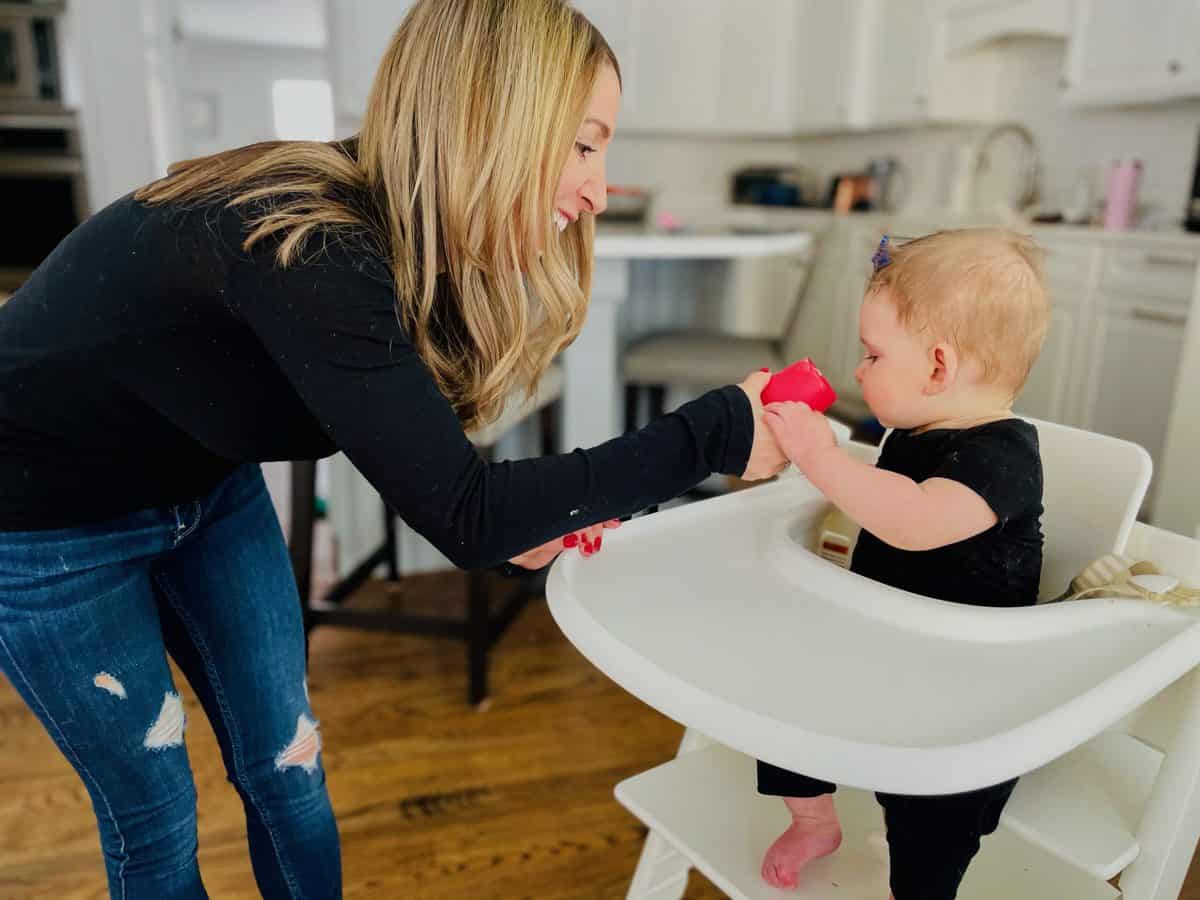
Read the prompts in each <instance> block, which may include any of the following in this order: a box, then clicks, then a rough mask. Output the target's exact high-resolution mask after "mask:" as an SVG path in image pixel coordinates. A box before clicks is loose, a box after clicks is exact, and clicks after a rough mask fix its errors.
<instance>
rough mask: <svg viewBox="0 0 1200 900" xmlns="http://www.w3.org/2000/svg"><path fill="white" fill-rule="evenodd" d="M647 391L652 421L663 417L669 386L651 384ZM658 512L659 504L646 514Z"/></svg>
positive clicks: (647, 510) (665, 410) (648, 508)
mask: <svg viewBox="0 0 1200 900" xmlns="http://www.w3.org/2000/svg"><path fill="white" fill-rule="evenodd" d="M646 393H647V394H648V395H649V397H650V421H652V422H653V421H654V420H655V419H658V418H661V417H662V416H664V415H666V412H667V386H666V385H664V384H654V385H651V386H650V387H649V388H648V389H647V390H646ZM656 512H658V504H655V505H654V506H650V507H647V509H646V514H647V515H649V514H650V513H656Z"/></svg>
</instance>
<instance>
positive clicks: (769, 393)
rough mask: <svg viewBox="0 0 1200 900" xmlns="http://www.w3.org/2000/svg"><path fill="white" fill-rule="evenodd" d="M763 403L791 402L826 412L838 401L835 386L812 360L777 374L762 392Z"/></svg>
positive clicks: (799, 363)
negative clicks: (804, 404)
mask: <svg viewBox="0 0 1200 900" xmlns="http://www.w3.org/2000/svg"><path fill="white" fill-rule="evenodd" d="M761 396H762V402H763V403H780V402H782V401H785V400H791V401H795V402H800V403H807V404H808V405H809V406H810V407H811V408H812V409H814V410H816V411H817V412H821V413H823V412H825V410H827V409H829V407H831V406H833V403H834V401H835V400H837V393H836V392H835V391H834V390H833V386H832V385H830V383H829V382H828V381H826V380H825V376H824V375H822V374H821V370H820V369H818V368H817V367H816V366H814V365H813V361H812V360H811V359H802V360H800V361H799V362H795V363H792V364H791V365H790V366H788V367H787V368H786V369H784V370H783V371H782V372H776V373H775V374H774V375H772V376H771V380H770V381H768V382H767V386H766V387H765V388H763V390H762V395H761Z"/></svg>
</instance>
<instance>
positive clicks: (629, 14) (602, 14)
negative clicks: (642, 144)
mask: <svg viewBox="0 0 1200 900" xmlns="http://www.w3.org/2000/svg"><path fill="white" fill-rule="evenodd" d="M573 5H574V7H575V8H576V9H578V10H579V11H580V12H581V13H583V14H584V15H585V16H587V18H588V21H589V22H591V23H592V24H593V25H595V26H596V27H597V28H598V29H600V33H601V34H603V35H604V39H605V40H606V41H608V45H609V46H610V47H612V51H613V53H615V54H616V56H617V64H618V65H620V67H621V111H620V118H619V119H618V120H617V124H618V128H620V130H621V131H626V130H629V129H631V128H632V129H634V130H636V129H637V128H638V126H639V124H641V121H642V119H641V115H642V111H641V107H640V104H639V103H638V100H639V97H640V91H641V90H643V88H642V84H643V81H644V76H643V73H642V71H641V69H640V66H639V62H640V60H639V55H638V52H637V51H638V50H643V51H644V50H646V49H648V48H646V47H639V44H638V41H637V40H636V38H637V35H639V34H640V33H641V32H642V27H643V26H642V23H641V21H640V20H639V18H638V14H639V12H640V6H641V4H640V3H639V2H638V0H575V2H574V4H573Z"/></svg>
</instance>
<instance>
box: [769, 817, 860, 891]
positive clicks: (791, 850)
mask: <svg viewBox="0 0 1200 900" xmlns="http://www.w3.org/2000/svg"><path fill="white" fill-rule="evenodd" d="M783 802H784V803H785V804H786V805H787V808H788V812H790V813H791V814H792V824H791V825H790V826H788V829H787V831H785V832H784V833H783V834H781V835H780V836H779V837H778V838H776V839H775V843H774V844H772V845H771V847H770V849H768V850H767V854H766V856H764V857H763V863H762V879H763V881H765V882H766V883H767V884H769V885H771V887H777V888H794V887H795V886H796V885H797V884H798V883H799V880H798V877H797V876H798V875H799V872H800V870H801V869H802V868H804V866H806V865H807V864H808V863H810V862H812V861H813V860H814V859H820V858H821V857H822V856H828V855H829V854H830V853H832V852H833V851H835V850H836V849H837V848H838V847H840V846H841V843H842V826H841V824H840V823H839V822H838V817H837V810H836V809H835V808H834V805H833V795H832V794H825V795H824V796H821V797H788V798H785V799H784V801H783Z"/></svg>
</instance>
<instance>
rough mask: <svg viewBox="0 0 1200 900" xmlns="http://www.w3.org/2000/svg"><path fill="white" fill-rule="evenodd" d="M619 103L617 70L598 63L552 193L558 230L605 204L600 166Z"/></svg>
mask: <svg viewBox="0 0 1200 900" xmlns="http://www.w3.org/2000/svg"><path fill="white" fill-rule="evenodd" d="M620 102H621V84H620V82H619V81H618V80H617V73H616V72H614V71H613V69H612V66H602V67H601V69H600V72H599V74H598V75H597V76H596V84H595V86H594V87H593V88H592V96H591V99H589V100H588V106H587V112H586V113H585V114H584V117H583V122H582V123H580V125H579V130H578V131H577V132H576V133H575V145H574V146H573V147H572V148H571V154H570V156H569V157H568V158H567V164H566V165H565V166H563V170H562V175H561V176H559V179H558V190H557V191H556V192H555V194H554V210H553V216H554V222H555V224H556V225H557V226H558V230H559V231H563V230H564V229H566V227H567V226H568V225H570V224H571V223H572V222H575V221H577V220H578V219H579V216H580V215H581V214H583V213H590V214H592V215H594V216H596V215H599V214H600V213H602V212H604V208H605V207H606V206H607V205H608V181H607V180H606V179H605V176H604V167H605V162H606V161H607V158H608V145H609V144H611V143H612V138H613V133H614V132H615V131H616V128H617V107H618V106H619V105H620Z"/></svg>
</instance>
